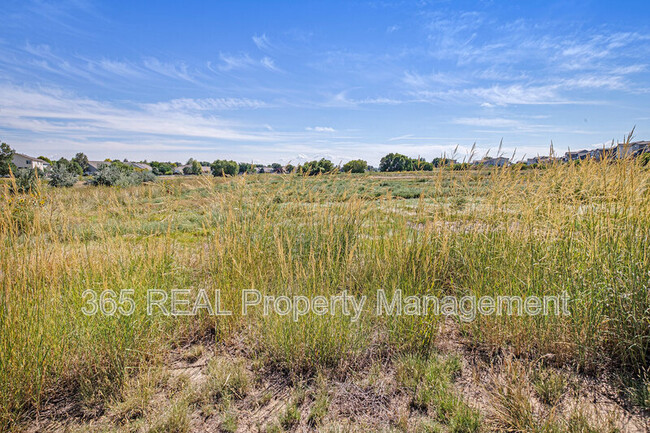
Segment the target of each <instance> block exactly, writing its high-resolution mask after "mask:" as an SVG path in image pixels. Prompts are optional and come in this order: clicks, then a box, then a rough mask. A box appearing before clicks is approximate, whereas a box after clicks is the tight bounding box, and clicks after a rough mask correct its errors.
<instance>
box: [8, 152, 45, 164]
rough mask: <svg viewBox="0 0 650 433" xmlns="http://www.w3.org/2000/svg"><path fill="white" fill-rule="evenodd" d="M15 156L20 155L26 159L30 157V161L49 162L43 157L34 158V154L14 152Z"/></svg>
mask: <svg viewBox="0 0 650 433" xmlns="http://www.w3.org/2000/svg"><path fill="white" fill-rule="evenodd" d="M14 156H20V157H22V158H25V159H29V160H30V161H38V162H42V163H43V164H47V163H48V162H47V161H43V160H42V159H38V158H34V157H33V156H29V155H25V154H24V153H14Z"/></svg>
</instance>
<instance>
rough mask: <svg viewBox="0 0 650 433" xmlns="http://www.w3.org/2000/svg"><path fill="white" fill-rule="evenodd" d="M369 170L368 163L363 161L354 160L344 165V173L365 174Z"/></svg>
mask: <svg viewBox="0 0 650 433" xmlns="http://www.w3.org/2000/svg"><path fill="white" fill-rule="evenodd" d="M367 168H368V163H367V162H366V161H364V160H362V159H354V160H352V161H348V162H346V163H345V164H344V165H343V171H345V172H350V173H364V172H365V171H366V169H367Z"/></svg>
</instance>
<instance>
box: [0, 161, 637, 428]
mask: <svg viewBox="0 0 650 433" xmlns="http://www.w3.org/2000/svg"><path fill="white" fill-rule="evenodd" d="M222 165H223V167H222V166H219V167H216V166H213V170H215V169H216V170H220V171H222V172H225V171H226V170H233V168H232V167H235V168H234V169H235V170H237V169H238V167H237V166H236V165H233V164H230V162H228V161H225V162H224V163H223V164H222ZM231 166H232V167H231ZM308 170H309V172H310V174H314V175H313V176H299V175H295V174H291V175H273V176H270V175H257V174H251V175H248V174H247V175H241V176H232V177H226V176H219V177H212V176H198V177H194V178H180V179H158V180H157V181H155V182H147V183H145V184H142V185H135V186H134V185H130V183H129V182H118V181H116V182H111V184H113V183H114V184H115V185H118V186H117V187H116V186H105V185H99V186H96V187H89V186H78V187H75V188H52V187H48V186H46V185H41V186H38V181H37V182H36V186H35V187H34V188H30V190H29V191H23V192H18V191H17V190H16V188H13V187H12V182H14V181H13V180H8V181H7V182H6V183H5V184H3V185H2V191H1V192H0V194H1V197H0V243H1V244H2V256H1V257H0V284H1V287H0V430H14V429H15V430H22V429H27V430H29V429H32V430H38V429H41V428H45V427H44V426H49V428H54V429H61V430H64V429H68V430H72V431H77V430H78V431H160V432H163V431H166V432H170V431H172V432H185V431H192V430H195V431H200V430H203V429H207V428H211V429H215V430H216V429H220V430H221V431H268V432H271V431H292V430H303V431H304V430H314V431H413V432H415V431H417V432H436V431H450V432H477V431H513V432H515V431H516V432H560V431H571V432H596V431H603V432H604V431H634V429H636V428H638V429H639V431H642V429H643V428H645V427H644V426H646V427H647V424H645V423H646V422H647V418H646V416H645V414H646V412H645V410H646V408H647V407H648V406H649V405H650V381H649V380H648V377H647V374H648V368H649V367H650V311H649V308H650V298H649V296H648V288H649V287H650V251H649V248H650V247H649V245H650V190H649V187H650V170H649V169H648V168H647V167H643V166H642V165H641V164H640V163H639V162H638V161H636V162H635V161H631V160H630V161H628V160H622V161H604V162H595V161H582V162H581V163H580V164H557V165H551V166H549V167H548V168H546V169H544V170H518V169H513V168H494V169H490V168H483V169H478V170H466V171H454V170H449V169H446V168H434V169H433V170H432V171H427V172H410V173H408V174H400V173H372V174H350V173H339V174H332V175H323V174H318V173H320V172H321V171H322V169H321V167H320V166H319V165H318V164H314V165H313V166H310V167H308ZM108 174H110V173H108ZM116 175H119V173H116ZM118 177H119V176H118ZM14 185H15V184H14ZM176 288H186V289H190V290H191V291H192V292H197V291H199V290H201V289H205V290H208V291H209V292H212V291H214V289H220V290H221V294H222V303H223V304H224V305H226V306H227V307H229V309H230V310H232V311H233V315H231V316H219V317H215V316H210V315H208V314H200V315H198V316H185V317H182V316H181V317H170V316H165V315H162V314H153V315H147V312H146V308H143V306H144V305H146V299H145V298H146V294H145V291H146V290H148V289H159V290H164V291H170V290H171V289H176ZM86 289H93V290H96V291H97V292H100V291H101V290H105V289H111V290H113V291H115V292H116V293H119V291H120V290H125V289H131V290H133V291H134V300H135V303H136V306H137V308H135V311H134V313H133V314H132V315H130V316H124V315H120V314H119V313H116V314H114V315H112V316H105V315H102V314H97V315H93V316H86V315H84V314H82V313H81V309H82V307H83V306H84V305H85V302H86V299H85V298H84V297H83V296H82V293H83V292H84V290H86ZM242 289H257V290H260V291H261V292H263V293H264V294H268V295H281V294H282V295H285V294H286V295H289V296H292V295H307V296H314V295H326V296H330V295H335V294H339V293H341V292H342V291H343V290H345V291H347V292H348V293H350V294H352V295H357V296H360V295H363V294H365V295H368V302H369V303H370V305H368V306H367V307H366V308H365V313H364V314H363V315H362V317H361V318H360V320H358V321H356V322H355V321H353V320H351V318H350V317H346V316H343V315H334V316H332V315H324V316H316V315H306V316H303V317H301V318H300V320H299V321H297V322H294V321H293V320H292V318H291V317H290V316H280V315H273V314H272V315H267V316H265V315H263V314H262V312H261V310H259V309H258V310H254V311H253V312H252V313H250V314H248V315H246V316H243V315H241V314H240V309H239V307H240V302H241V300H240V293H241V290H242ZM378 289H384V290H386V291H387V293H388V295H391V294H393V293H395V291H396V290H401V291H402V293H403V294H404V296H408V295H424V294H430V295H436V296H438V297H443V296H445V295H455V296H464V295H476V296H483V295H519V296H528V295H537V296H544V295H554V294H555V295H559V294H562V293H564V292H566V293H567V294H568V295H569V297H570V303H569V309H570V313H571V314H570V316H555V315H549V316H534V317H526V316H521V317H520V316H516V315H513V316H508V315H503V316H478V317H477V318H476V320H475V321H473V322H467V323H465V322H462V321H458V320H456V319H454V318H447V319H445V318H444V317H441V316H437V315H433V314H427V315H420V316H406V315H401V316H377V315H375V314H372V312H373V311H374V310H373V305H372V302H374V299H375V293H376V291H377V290H378ZM596 397H598V398H596ZM593 401H606V402H607V404H606V405H598V404H594V403H593Z"/></svg>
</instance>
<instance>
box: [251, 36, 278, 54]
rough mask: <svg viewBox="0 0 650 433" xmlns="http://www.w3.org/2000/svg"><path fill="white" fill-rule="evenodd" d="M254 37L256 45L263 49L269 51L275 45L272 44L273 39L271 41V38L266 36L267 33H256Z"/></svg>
mask: <svg viewBox="0 0 650 433" xmlns="http://www.w3.org/2000/svg"><path fill="white" fill-rule="evenodd" d="M252 39H253V43H254V44H255V46H256V47H257V48H259V49H260V50H262V51H269V50H271V49H272V48H273V45H272V44H271V41H269V38H268V37H267V36H266V33H263V34H262V35H261V36H258V35H254V36H253V38H252Z"/></svg>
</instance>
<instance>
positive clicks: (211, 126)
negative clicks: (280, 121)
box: [0, 86, 272, 142]
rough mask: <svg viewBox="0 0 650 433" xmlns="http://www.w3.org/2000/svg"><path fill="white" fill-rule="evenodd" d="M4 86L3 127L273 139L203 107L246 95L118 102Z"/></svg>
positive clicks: (78, 133)
mask: <svg viewBox="0 0 650 433" xmlns="http://www.w3.org/2000/svg"><path fill="white" fill-rule="evenodd" d="M0 90H1V93H2V95H3V98H1V100H0V127H1V128H12V129H21V130H28V131H31V132H33V133H35V134H39V133H47V134H52V133H54V134H62V135H66V136H68V137H77V138H78V139H81V140H84V139H88V138H92V137H98V136H107V135H108V136H123V135H125V134H126V135H130V134H139V135H157V136H178V137H195V138H205V139H214V140H234V141H242V140H245V141H257V142H264V141H269V140H271V139H272V137H271V136H269V135H268V134H267V133H265V132H261V131H257V130H255V128H251V127H246V126H245V125H240V124H237V123H234V122H232V121H226V120H223V119H220V118H218V117H216V116H214V115H212V114H209V113H208V114H203V113H202V112H201V111H203V110H208V109H210V107H212V108H215V107H216V106H220V107H222V106H224V105H226V106H228V105H230V106H232V105H238V104H239V105H241V104H242V102H241V101H228V100H197V101H191V100H187V99H186V100H176V101H171V102H169V103H161V104H146V105H144V106H137V105H133V104H132V105H131V106H117V105H114V104H110V103H107V102H101V101H96V100H92V99H88V98H81V97H78V96H75V95H72V94H69V93H66V92H63V91H61V90H58V89H44V88H36V89H30V88H21V87H16V86H0ZM253 104H254V103H253Z"/></svg>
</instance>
